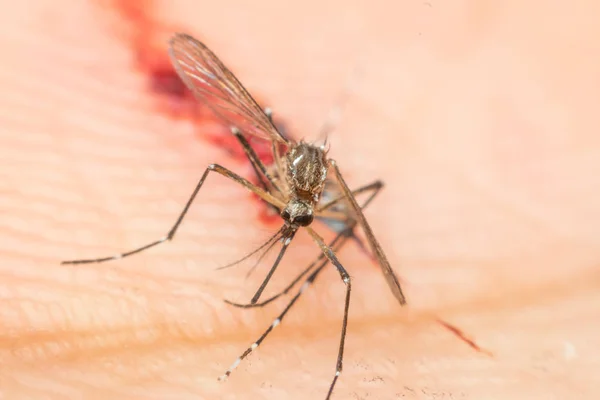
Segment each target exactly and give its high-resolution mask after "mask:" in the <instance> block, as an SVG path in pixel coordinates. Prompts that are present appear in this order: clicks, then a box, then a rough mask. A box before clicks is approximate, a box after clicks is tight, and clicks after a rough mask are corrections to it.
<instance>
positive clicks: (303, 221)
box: [294, 214, 313, 226]
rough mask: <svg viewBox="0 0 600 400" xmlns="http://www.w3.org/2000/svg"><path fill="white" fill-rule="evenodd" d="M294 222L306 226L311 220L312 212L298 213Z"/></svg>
mask: <svg viewBox="0 0 600 400" xmlns="http://www.w3.org/2000/svg"><path fill="white" fill-rule="evenodd" d="M294 222H295V223H297V224H298V225H300V226H308V225H310V224H311V223H312V222H313V215H312V214H304V215H299V216H298V217H296V219H295V220H294Z"/></svg>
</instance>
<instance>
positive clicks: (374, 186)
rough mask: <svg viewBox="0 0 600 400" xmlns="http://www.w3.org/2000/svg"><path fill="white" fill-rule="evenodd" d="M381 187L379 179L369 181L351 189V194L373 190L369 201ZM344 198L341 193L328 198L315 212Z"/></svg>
mask: <svg viewBox="0 0 600 400" xmlns="http://www.w3.org/2000/svg"><path fill="white" fill-rule="evenodd" d="M382 188H383V182H382V181H380V180H376V181H375V182H372V183H369V184H368V185H364V186H361V187H359V188H358V189H355V190H353V191H352V192H351V193H352V195H353V196H357V195H359V194H361V193H364V192H373V193H372V194H371V196H370V198H369V200H368V201H369V202H370V201H371V200H372V198H373V197H375V196H376V195H377V194H378V193H379V191H380V190H381V189H382ZM345 198H346V196H345V195H341V196H338V197H336V198H334V199H332V200H329V201H327V202H325V203H324V204H323V205H320V206H319V207H318V208H317V212H319V211H325V210H327V209H328V208H330V207H332V206H334V205H335V204H337V203H339V202H340V201H342V200H344V199H345ZM364 207H365V206H364V205H363V207H362V208H364Z"/></svg>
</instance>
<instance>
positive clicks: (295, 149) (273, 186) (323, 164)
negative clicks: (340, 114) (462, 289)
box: [63, 34, 460, 399]
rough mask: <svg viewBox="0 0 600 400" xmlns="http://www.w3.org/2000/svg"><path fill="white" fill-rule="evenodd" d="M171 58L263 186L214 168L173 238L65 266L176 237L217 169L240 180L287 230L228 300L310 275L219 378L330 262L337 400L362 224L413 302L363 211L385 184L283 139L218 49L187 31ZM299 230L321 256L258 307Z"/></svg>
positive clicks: (393, 286)
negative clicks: (344, 257) (354, 252)
mask: <svg viewBox="0 0 600 400" xmlns="http://www.w3.org/2000/svg"><path fill="white" fill-rule="evenodd" d="M169 54H170V57H171V60H172V62H173V64H174V66H175V69H176V71H177V73H178V74H179V76H180V77H181V79H182V80H183V82H184V83H185V84H186V85H187V86H188V88H189V89H191V91H192V92H193V93H194V95H195V96H196V97H197V98H198V100H200V101H202V102H203V103H205V104H206V105H207V106H208V107H210V108H211V109H212V110H213V111H214V113H215V114H216V115H218V116H219V117H220V118H221V119H222V120H223V121H224V122H225V123H227V124H228V125H230V126H231V132H232V134H233V135H235V137H236V138H237V139H238V141H239V142H240V144H241V145H242V147H243V149H244V152H245V154H246V156H247V158H248V159H249V160H250V162H251V164H252V167H253V169H254V172H255V173H256V174H257V176H258V178H259V179H258V180H259V184H257V185H255V184H253V183H251V182H250V181H248V180H247V179H245V178H243V177H242V176H240V175H238V174H236V173H235V172H233V171H231V170H229V169H227V168H225V167H223V166H221V165H219V164H210V165H209V166H208V167H207V168H206V170H205V171H204V173H203V174H202V176H201V178H200V180H199V182H198V183H197V185H196V187H195V189H194V191H193V193H192V195H191V196H190V198H189V199H188V201H187V203H186V205H185V207H184V208H183V210H182V212H181V213H180V215H179V217H178V218H177V220H176V222H175V223H174V225H173V226H172V228H171V230H170V231H169V232H168V233H167V235H166V236H164V237H162V238H161V239H158V240H156V241H153V242H151V243H148V244H146V245H144V246H142V247H139V248H137V249H134V250H131V251H128V252H125V253H122V254H118V255H116V256H111V257H103V258H96V259H85V260H73V261H64V262H63V264H83V263H94V262H104V261H109V260H115V259H120V258H123V257H127V256H130V255H133V254H136V253H139V252H141V251H144V250H146V249H149V248H151V247H154V246H156V245H158V244H160V243H163V242H166V241H169V240H172V239H173V237H174V236H175V233H176V232H177V229H178V228H179V226H180V224H181V222H182V221H183V219H184V217H185V215H186V213H187V211H188V209H189V207H190V206H191V204H192V203H193V202H194V199H195V198H196V195H197V194H198V192H199V190H200V188H201V187H202V185H203V184H204V181H205V180H206V178H207V176H208V175H209V174H210V173H211V172H212V173H216V174H219V175H221V176H224V177H226V178H228V179H230V180H232V181H233V182H236V183H237V184H239V185H241V186H243V187H245V188H246V189H247V190H249V191H251V192H253V193H254V194H256V195H257V196H258V197H259V198H261V199H262V200H263V201H264V202H266V203H267V204H269V205H270V206H271V207H273V208H274V209H275V210H277V211H278V212H279V215H280V216H281V218H282V220H283V225H282V227H281V228H280V229H279V230H278V232H277V233H275V235H273V236H272V237H271V238H270V239H269V240H268V242H267V243H265V244H263V245H262V246H261V248H259V249H257V250H256V251H254V252H253V253H252V254H254V253H257V252H258V251H259V250H261V249H262V248H267V249H270V248H272V247H273V246H274V244H275V243H278V242H280V243H281V248H280V249H279V253H278V255H277V258H276V260H275V262H274V263H273V265H272V266H271V268H270V270H269V272H268V274H267V276H266V278H265V279H264V280H263V282H262V283H261V285H260V286H259V288H258V289H257V290H256V292H255V294H254V296H253V297H252V299H251V300H250V303H249V304H238V303H233V302H230V301H228V303H229V304H232V305H234V306H237V307H244V308H249V307H260V306H263V305H266V304H268V303H269V302H271V301H273V300H275V299H276V298H278V297H280V296H281V295H283V294H286V293H288V292H289V291H290V290H291V289H292V288H293V287H294V286H295V285H296V284H298V283H299V282H300V281H301V280H302V278H304V277H305V276H306V275H308V277H306V278H305V280H304V283H303V284H302V286H301V287H300V289H299V290H298V291H297V293H296V295H295V296H294V297H293V298H292V299H291V301H290V302H289V303H288V305H287V306H286V307H285V309H284V310H283V312H282V313H281V314H280V315H279V316H278V317H277V318H276V319H275V320H274V321H273V323H272V324H271V325H270V326H269V328H268V329H267V330H266V331H265V332H264V333H263V335H262V336H261V337H260V338H259V339H258V340H256V341H255V342H254V343H253V344H252V345H251V346H250V347H248V348H247V349H246V351H244V352H243V353H242V355H241V356H240V357H238V358H237V359H236V360H235V362H234V363H233V364H232V366H231V367H230V368H229V369H228V370H227V371H226V372H225V373H224V374H223V375H222V376H221V377H220V379H225V378H227V377H228V376H229V375H230V374H231V372H232V371H233V370H234V369H235V368H236V367H237V366H238V365H239V364H240V362H241V361H242V360H243V359H244V358H246V357H247V356H248V355H249V354H250V353H251V352H252V351H254V350H255V349H256V348H257V347H258V346H259V345H260V344H261V343H262V342H263V340H264V339H265V338H266V336H267V335H268V334H269V333H270V332H271V331H272V330H273V328H275V327H276V326H277V325H279V324H280V323H281V321H282V319H283V317H284V316H285V315H286V313H287V312H288V311H289V310H290V308H291V307H292V306H293V305H294V304H295V302H296V300H297V299H298V298H299V297H300V295H301V294H302V293H303V292H304V291H305V289H306V288H307V287H308V286H309V285H310V284H311V283H312V282H313V281H314V280H315V279H316V277H317V275H318V274H319V273H320V272H321V271H322V270H323V268H324V267H325V266H326V265H328V264H329V263H331V264H332V265H333V266H334V267H335V268H336V270H337V271H338V273H339V275H340V278H341V280H342V282H343V284H344V285H345V288H346V293H345V300H344V313H343V319H342V329H341V337H340V342H339V349H338V355H337V362H336V366H335V373H334V375H333V378H332V380H331V383H330V385H329V390H328V392H327V396H326V399H330V397H331V395H332V393H333V390H334V388H335V385H336V382H337V380H338V378H339V376H340V374H341V372H342V366H343V358H344V357H343V353H344V343H345V338H346V327H347V323H348V310H349V306H350V294H351V282H352V280H351V278H350V275H349V274H348V272H347V271H346V269H345V268H344V266H343V265H342V263H341V262H340V261H339V260H338V258H337V255H336V251H337V250H338V249H339V248H340V247H341V246H342V245H343V243H344V242H345V241H346V240H347V239H348V238H350V237H354V229H355V227H360V228H361V229H362V230H363V232H364V234H365V237H366V242H367V243H368V247H369V249H370V252H371V253H372V256H373V257H374V258H375V259H376V260H377V263H378V265H379V266H380V268H381V271H382V272H383V275H384V277H385V280H386V282H387V284H388V286H389V288H390V290H391V292H392V294H393V295H394V297H395V298H396V299H397V301H398V302H399V303H400V304H401V305H404V304H406V299H405V297H404V294H403V292H402V288H401V286H400V283H399V280H398V278H397V276H396V274H395V273H394V271H393V270H392V268H391V266H390V263H389V261H388V259H387V257H386V255H385V253H384V251H383V249H382V247H381V245H380V244H379V242H378V241H377V239H376V237H375V235H374V233H373V231H372V229H371V227H370V225H369V223H368V222H367V219H366V218H365V216H364V214H363V211H362V209H363V208H364V207H366V206H367V205H368V203H369V202H370V201H371V200H372V199H373V198H374V197H375V195H376V194H377V193H378V192H379V190H380V189H381V187H382V183H381V182H380V181H375V182H373V183H372V184H369V185H366V186H363V187H360V188H358V189H356V190H351V189H350V188H349V187H348V185H347V184H346V181H345V180H344V178H343V176H342V173H341V172H340V170H339V168H338V164H337V163H336V161H335V160H333V159H331V158H329V157H328V155H327V154H328V149H326V147H325V144H324V143H323V144H320V145H316V144H310V143H307V142H304V141H296V140H293V139H291V138H288V137H285V136H284V135H282V134H281V133H280V132H279V131H278V130H277V128H276V127H275V125H274V124H273V121H272V118H271V112H270V110H263V109H262V108H261V107H260V106H259V105H258V104H257V102H256V101H255V100H254V99H253V98H252V96H251V95H250V94H249V93H248V91H247V90H246V89H245V88H244V87H243V86H242V84H241V83H240V82H239V81H238V80H237V78H236V77H235V76H234V75H233V73H232V72H231V71H229V69H227V67H226V66H225V65H224V64H223V63H222V62H221V61H220V60H219V58H217V56H216V55H215V54H214V53H213V52H212V51H211V50H209V49H208V48H207V47H206V46H205V45H204V44H203V43H201V42H200V41H198V40H197V39H194V38H193V37H191V36H189V35H187V34H176V35H175V36H174V37H173V38H172V39H171V40H170V42H169ZM330 128H331V127H330V126H327V128H326V129H330ZM322 133H323V132H322ZM325 133H326V132H325ZM249 138H258V139H263V140H268V141H270V142H271V149H272V153H273V160H274V162H273V165H265V164H264V163H263V162H262V161H261V159H260V158H259V157H258V156H257V154H256V153H255V151H254V150H253V148H252V146H251V145H250V143H249V140H248V139H249ZM330 187H331V188H335V190H330ZM332 193H333V194H332ZM361 193H368V194H370V195H369V197H368V199H367V200H366V201H365V202H363V204H362V205H359V204H358V202H357V200H356V198H355V196H357V195H359V194H361ZM316 218H318V219H324V220H327V221H330V223H329V226H330V227H332V226H333V225H334V222H335V221H337V222H339V224H338V229H334V230H336V231H337V236H336V237H335V239H334V240H333V241H332V242H330V243H329V244H327V243H325V241H324V240H323V238H322V237H321V236H320V235H319V234H318V233H317V232H316V231H315V230H314V229H313V228H312V226H311V225H312V223H313V221H314V220H315V219H316ZM299 229H305V230H306V231H307V232H308V234H309V235H310V237H311V238H312V240H313V241H314V242H315V243H316V244H317V246H318V247H319V249H320V251H321V253H320V256H319V257H318V258H317V260H315V262H313V263H312V264H310V265H309V267H308V268H306V269H305V270H303V271H302V272H301V274H300V275H298V277H297V278H296V279H294V281H293V282H291V284H290V285H289V286H288V287H286V288H285V289H284V291H282V292H281V293H279V294H276V295H275V296H273V297H271V298H269V299H267V300H264V301H262V302H259V300H260V298H261V296H262V293H263V291H264V289H265V288H266V287H267V285H268V283H269V281H270V279H271V277H272V276H273V274H274V273H275V271H276V269H277V267H278V266H279V264H280V261H281V260H282V259H283V257H284V255H285V253H286V251H287V249H288V248H289V246H290V244H291V243H292V240H293V238H294V236H295V234H296V232H297V231H298V230H299ZM233 264H235V263H233ZM226 267H227V266H226ZM441 323H442V324H444V326H446V327H448V329H451V330H454V329H455V328H453V327H452V326H450V325H449V324H447V323H445V322H443V321H442V322H441ZM459 336H460V335H459Z"/></svg>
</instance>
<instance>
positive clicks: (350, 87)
mask: <svg viewBox="0 0 600 400" xmlns="http://www.w3.org/2000/svg"><path fill="white" fill-rule="evenodd" d="M362 73H363V71H362V68H360V63H356V64H355V66H354V68H353V69H352V71H351V73H350V75H349V76H348V78H347V79H346V83H345V84H344V88H343V89H342V91H341V92H340V93H339V94H338V99H337V100H336V101H335V102H334V103H333V107H332V108H331V109H330V110H329V113H328V114H327V117H326V118H325V122H323V125H322V126H321V129H320V130H319V136H318V139H317V142H318V141H322V142H323V144H322V145H321V146H322V147H323V148H325V147H326V146H327V137H328V136H329V134H330V133H331V132H333V131H334V130H335V129H336V128H337V127H338V125H339V124H340V120H341V118H342V113H343V111H344V109H345V107H346V105H347V104H348V99H349V98H350V97H351V96H352V94H354V89H355V86H356V83H357V82H358V81H359V80H360V79H359V78H361V77H362Z"/></svg>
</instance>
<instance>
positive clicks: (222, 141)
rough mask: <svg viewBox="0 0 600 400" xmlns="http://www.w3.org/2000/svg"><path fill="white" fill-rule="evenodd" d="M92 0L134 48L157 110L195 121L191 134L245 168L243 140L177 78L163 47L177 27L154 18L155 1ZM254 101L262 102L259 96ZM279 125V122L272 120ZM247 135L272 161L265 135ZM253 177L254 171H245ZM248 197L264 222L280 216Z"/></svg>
mask: <svg viewBox="0 0 600 400" xmlns="http://www.w3.org/2000/svg"><path fill="white" fill-rule="evenodd" d="M97 2H98V3H99V4H100V5H101V6H102V7H103V8H104V9H106V10H107V11H111V14H112V15H116V17H117V19H116V21H114V22H115V24H114V28H115V33H116V35H117V36H118V37H119V38H120V39H122V41H123V42H124V43H125V44H126V45H127V46H128V47H129V48H130V49H131V51H132V53H133V54H134V67H135V68H136V70H138V71H139V72H140V73H142V74H144V76H146V77H147V78H148V90H149V92H150V93H152V95H153V97H154V98H155V99H156V104H155V108H156V111H157V112H161V113H163V114H164V115H166V116H168V117H170V118H173V119H176V120H188V121H190V122H192V123H193V124H194V126H195V127H196V132H197V135H196V137H197V138H198V139H200V140H203V141H207V142H209V143H211V144H212V145H214V146H215V147H218V148H220V149H223V150H225V151H226V152H227V153H228V154H229V155H230V156H231V157H233V158H235V159H236V160H238V161H239V162H240V163H242V164H244V165H245V166H247V167H248V171H251V169H250V162H249V161H248V159H247V158H246V155H245V154H244V151H243V149H242V146H241V145H240V143H239V142H238V141H237V139H236V138H235V137H234V136H233V135H232V134H231V131H230V128H229V126H228V125H227V124H225V123H224V122H223V121H222V120H221V119H219V118H218V117H217V116H216V115H214V113H213V112H212V111H211V110H210V108H209V107H208V106H207V105H206V104H203V103H201V102H200V101H198V100H196V99H195V97H194V95H193V94H192V92H191V91H190V90H189V89H188V88H187V87H186V86H185V84H184V83H183V82H182V81H181V79H180V78H179V76H178V75H177V73H176V72H175V70H174V68H173V66H172V64H171V61H170V59H169V57H168V53H167V41H168V39H169V37H170V36H171V35H172V34H173V33H174V32H178V31H182V29H177V28H175V27H173V26H168V25H166V24H164V23H162V22H159V21H158V19H157V18H154V17H153V15H152V11H153V10H154V2H153V1H151V0H146V1H130V0H97ZM257 101H259V104H263V103H261V102H260V100H259V99H257ZM275 122H276V125H277V126H278V127H281V126H282V124H281V122H279V121H277V120H276V121H275ZM249 139H250V140H251V144H252V147H253V149H254V151H255V152H256V153H257V155H258V157H259V158H260V159H261V160H262V161H263V162H264V163H265V164H267V165H268V164H271V163H272V162H273V157H272V154H271V144H270V143H269V142H268V141H265V140H252V139H251V138H249ZM246 175H247V176H248V178H249V179H250V180H251V181H252V182H254V183H258V181H257V179H256V177H255V176H254V174H253V173H251V172H250V173H248V174H246ZM251 198H253V199H254V200H255V201H257V202H259V203H260V204H261V205H262V206H261V208H260V213H259V219H260V220H262V221H263V222H264V223H266V224H271V223H273V222H275V221H278V220H279V217H278V215H277V214H276V213H275V212H274V211H273V210H272V209H271V208H270V207H267V206H266V205H265V203H264V202H263V201H262V200H261V199H260V198H259V197H258V196H256V195H254V194H252V195H251Z"/></svg>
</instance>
